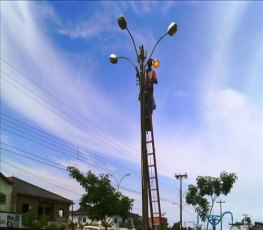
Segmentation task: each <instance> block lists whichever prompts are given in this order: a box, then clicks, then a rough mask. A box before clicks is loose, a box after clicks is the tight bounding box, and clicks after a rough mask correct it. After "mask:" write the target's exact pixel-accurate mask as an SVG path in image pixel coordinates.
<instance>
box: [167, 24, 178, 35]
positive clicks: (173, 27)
mask: <svg viewBox="0 0 263 230" xmlns="http://www.w3.org/2000/svg"><path fill="white" fill-rule="evenodd" d="M176 31H177V25H176V24H175V23H174V22H172V23H171V24H170V25H169V26H168V30H167V33H168V34H169V35H170V36H173V35H174V34H175V33H176Z"/></svg>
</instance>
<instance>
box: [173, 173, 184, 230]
mask: <svg viewBox="0 0 263 230" xmlns="http://www.w3.org/2000/svg"><path fill="white" fill-rule="evenodd" d="M175 178H176V179H179V180H180V230H182V229H183V217H182V216H183V215H182V210H183V201H182V179H184V178H187V174H186V173H185V174H179V173H178V174H175Z"/></svg>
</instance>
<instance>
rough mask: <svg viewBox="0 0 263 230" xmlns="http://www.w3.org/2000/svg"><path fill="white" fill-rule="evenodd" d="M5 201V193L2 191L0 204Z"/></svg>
mask: <svg viewBox="0 0 263 230" xmlns="http://www.w3.org/2000/svg"><path fill="white" fill-rule="evenodd" d="M5 203H6V195H5V194H4V193H0V204H5Z"/></svg>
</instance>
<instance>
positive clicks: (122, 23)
mask: <svg viewBox="0 0 263 230" xmlns="http://www.w3.org/2000/svg"><path fill="white" fill-rule="evenodd" d="M117 21H118V25H119V27H120V28H121V29H122V30H125V29H126V30H127V31H128V33H129V35H130V37H131V39H132V43H133V46H134V49H135V53H136V57H137V58H138V51H137V48H136V44H135V41H134V38H133V36H132V34H131V32H130V30H129V29H128V26H127V21H126V19H125V17H124V16H123V15H121V16H120V17H118V19H117Z"/></svg>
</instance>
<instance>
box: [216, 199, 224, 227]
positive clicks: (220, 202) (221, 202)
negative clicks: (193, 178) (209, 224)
mask: <svg viewBox="0 0 263 230" xmlns="http://www.w3.org/2000/svg"><path fill="white" fill-rule="evenodd" d="M216 203H219V204H220V218H222V204H223V203H225V201H222V200H221V199H220V201H217V202H216ZM220 230H222V219H221V221H220Z"/></svg>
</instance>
